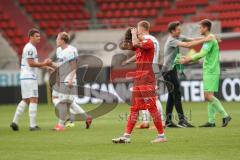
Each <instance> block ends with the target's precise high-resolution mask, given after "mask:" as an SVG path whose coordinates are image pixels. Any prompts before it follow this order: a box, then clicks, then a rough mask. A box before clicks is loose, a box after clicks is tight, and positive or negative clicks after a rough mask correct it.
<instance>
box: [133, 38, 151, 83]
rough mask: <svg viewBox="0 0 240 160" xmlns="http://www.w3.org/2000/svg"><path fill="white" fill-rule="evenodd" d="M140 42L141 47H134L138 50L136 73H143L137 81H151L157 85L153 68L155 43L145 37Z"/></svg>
mask: <svg viewBox="0 0 240 160" xmlns="http://www.w3.org/2000/svg"><path fill="white" fill-rule="evenodd" d="M140 43H141V47H140V48H135V49H134V50H135V51H136V67H137V68H136V70H137V71H136V72H137V73H136V74H137V75H139V74H140V75H141V76H139V78H137V79H136V80H137V83H138V84H139V83H142V84H146V83H148V84H149V83H150V84H152V85H155V74H154V72H153V68H152V63H153V57H154V44H153V42H152V40H150V39H145V40H143V41H142V42H140ZM138 73H139V74H138ZM142 84H140V85H142Z"/></svg>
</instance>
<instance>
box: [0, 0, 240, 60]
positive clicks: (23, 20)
mask: <svg viewBox="0 0 240 160" xmlns="http://www.w3.org/2000/svg"><path fill="white" fill-rule="evenodd" d="M90 2H94V3H92V4H94V5H92V6H91V7H90V8H89V3H90ZM2 3H4V7H3V6H1V7H0V30H1V32H2V35H3V36H4V37H5V38H6V40H7V41H9V44H10V45H11V46H12V47H13V48H14V49H15V50H16V51H17V53H18V54H19V56H21V50H22V47H23V45H24V44H25V42H26V40H27V38H26V37H25V35H26V31H27V30H28V29H29V28H31V27H34V26H37V27H39V28H40V29H41V31H42V32H43V34H42V40H41V41H42V42H41V44H40V46H41V48H39V52H41V54H40V59H42V58H45V57H47V56H48V55H49V53H50V52H51V51H52V46H51V43H53V38H54V37H55V36H56V33H57V32H59V31H62V30H65V31H79V30H88V29H99V28H100V29H119V28H125V27H127V26H134V25H135V24H136V22H137V21H139V20H141V19H148V20H150V21H151V22H152V24H153V25H152V32H153V33H155V34H159V33H160V34H165V33H166V31H167V24H168V23H169V22H170V21H174V20H179V21H181V22H196V21H199V20H201V19H203V18H209V19H212V20H219V21H220V22H221V24H222V31H223V32H240V11H239V9H240V1H239V0H191V1H189V0H172V1H169V0H2ZM45 35H46V37H45Z"/></svg>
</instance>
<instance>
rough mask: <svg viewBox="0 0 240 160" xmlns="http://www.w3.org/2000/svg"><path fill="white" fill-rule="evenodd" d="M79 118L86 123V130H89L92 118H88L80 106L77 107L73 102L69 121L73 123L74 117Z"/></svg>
mask: <svg viewBox="0 0 240 160" xmlns="http://www.w3.org/2000/svg"><path fill="white" fill-rule="evenodd" d="M76 115H79V116H81V119H83V120H85V122H86V129H88V128H90V126H91V123H92V118H91V116H89V115H88V114H87V113H86V112H85V111H84V110H83V109H82V107H81V106H80V105H78V104H77V103H76V102H75V101H73V103H72V104H71V105H70V121H71V122H74V120H75V116H76Z"/></svg>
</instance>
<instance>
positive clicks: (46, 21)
mask: <svg viewBox="0 0 240 160" xmlns="http://www.w3.org/2000/svg"><path fill="white" fill-rule="evenodd" d="M19 3H20V5H21V6H23V7H24V8H25V10H26V12H27V13H28V14H29V15H31V16H32V18H33V19H34V21H35V22H36V23H38V24H39V26H40V27H41V29H43V30H44V31H45V32H46V34H47V36H48V37H52V36H56V33H57V32H59V31H60V30H61V29H64V30H81V29H88V22H87V21H84V20H88V19H89V18H90V15H89V13H88V12H87V10H85V9H84V7H83V5H84V0H56V1H52V0H38V1H34V0H19ZM81 20H83V21H81Z"/></svg>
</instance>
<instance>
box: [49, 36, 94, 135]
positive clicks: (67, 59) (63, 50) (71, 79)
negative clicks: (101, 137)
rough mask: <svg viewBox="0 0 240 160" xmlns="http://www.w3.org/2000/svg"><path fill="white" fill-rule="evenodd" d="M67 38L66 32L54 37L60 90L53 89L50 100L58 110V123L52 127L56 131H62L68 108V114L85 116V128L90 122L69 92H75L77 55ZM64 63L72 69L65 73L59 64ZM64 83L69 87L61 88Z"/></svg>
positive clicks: (89, 118)
mask: <svg viewBox="0 0 240 160" xmlns="http://www.w3.org/2000/svg"><path fill="white" fill-rule="evenodd" d="M69 40H70V37H69V35H68V33H66V32H61V33H59V34H58V36H57V39H56V43H57V46H58V48H57V51H56V55H57V63H56V64H55V68H56V67H59V70H58V76H57V78H58V81H59V82H60V83H59V84H60V87H59V88H60V91H55V90H53V92H52V100H53V103H54V106H55V107H56V109H57V110H58V112H59V121H58V124H57V125H56V126H55V127H54V130H56V131H63V130H64V129H65V126H64V123H65V122H66V120H67V113H68V108H70V114H81V115H83V116H85V117H84V118H85V119H86V128H87V129H88V128H89V127H90V125H91V122H92V119H91V117H90V116H88V115H87V114H86V112H85V111H84V110H83V109H82V108H81V107H80V106H79V105H77V103H75V101H74V98H75V95H72V94H71V93H72V92H74V93H76V94H77V86H76V84H77V83H76V70H77V65H76V58H77V56H78V52H77V49H76V48H75V47H73V46H71V45H69V44H68V43H69ZM66 63H68V64H70V66H71V70H72V71H71V72H70V73H66V70H65V68H64V67H61V65H65V64H66ZM66 74H67V76H66V78H65V76H64V75H66ZM65 85H67V86H68V87H69V88H68V89H67V90H66V89H61V88H62V87H61V86H63V88H64V86H65ZM73 90H74V91H73ZM63 92H64V93H63ZM70 117H71V116H70Z"/></svg>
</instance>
